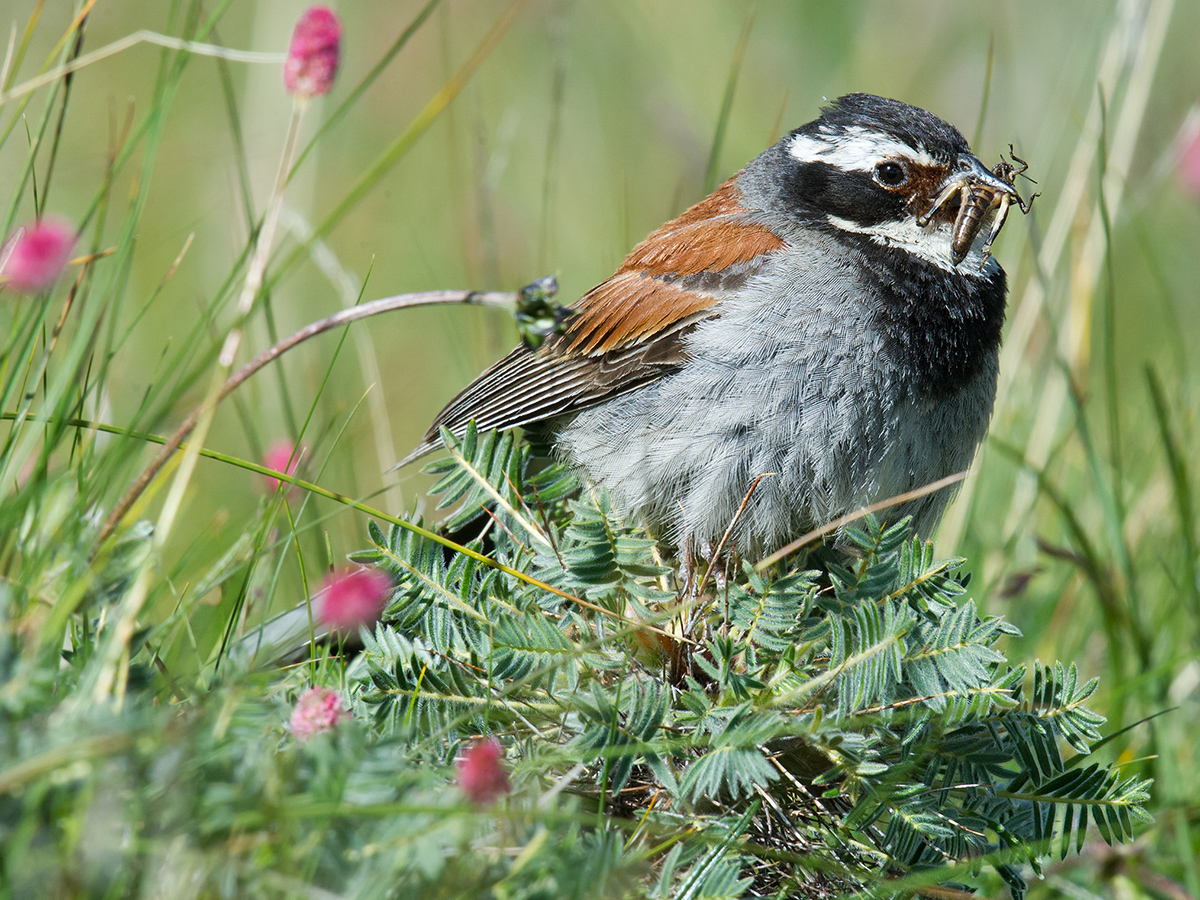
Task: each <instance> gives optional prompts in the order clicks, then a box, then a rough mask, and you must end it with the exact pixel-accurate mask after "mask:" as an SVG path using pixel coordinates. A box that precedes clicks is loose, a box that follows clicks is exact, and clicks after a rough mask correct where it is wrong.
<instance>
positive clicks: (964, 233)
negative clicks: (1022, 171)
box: [917, 153, 1021, 265]
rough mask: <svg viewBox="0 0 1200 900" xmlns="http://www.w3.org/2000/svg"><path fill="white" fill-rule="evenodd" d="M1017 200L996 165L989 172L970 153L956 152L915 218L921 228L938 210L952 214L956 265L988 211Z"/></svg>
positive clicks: (1014, 192) (1010, 184)
mask: <svg viewBox="0 0 1200 900" xmlns="http://www.w3.org/2000/svg"><path fill="white" fill-rule="evenodd" d="M1020 199H1021V198H1020V195H1018V194H1017V189H1016V188H1015V187H1014V186H1013V185H1012V183H1011V182H1010V181H1007V180H1005V179H1004V178H1003V177H1002V173H1001V167H1000V166H997V169H996V171H992V170H990V169H988V167H987V166H985V165H984V164H983V163H982V162H980V161H979V158H978V157H976V156H975V155H974V154H971V153H960V154H959V155H958V158H957V159H956V160H955V162H954V164H953V166H952V168H951V171H950V173H949V174H948V175H947V176H946V178H945V180H944V181H942V183H941V184H940V185H938V187H937V191H936V193H935V194H934V195H933V202H932V203H930V205H929V208H928V209H927V210H926V211H925V212H924V213H922V214H921V215H920V216H918V217H917V224H918V225H920V226H921V227H925V226H926V225H928V224H929V223H930V222H931V221H933V218H934V216H936V215H938V213H940V212H941V211H942V210H947V214H948V215H949V214H951V213H952V214H953V216H954V224H953V229H952V235H953V237H952V253H951V257H952V258H953V259H954V263H955V265H957V264H958V263H960V262H962V260H963V259H964V258H965V257H966V254H967V251H968V250H969V249H970V246H971V244H972V242H973V241H974V240H975V236H976V235H977V234H979V231H980V230H981V229H982V227H983V224H984V219H985V218H986V217H987V216H988V214H989V213H990V212H991V211H992V209H993V208H995V207H996V206H998V205H1000V203H1003V204H1004V206H1005V208H1007V206H1008V203H1010V202H1014V201H1015V202H1018V203H1019V202H1020ZM952 203H953V206H951V204H952ZM948 207H949V208H948ZM997 230H998V229H997ZM992 237H993V238H994V235H992ZM989 244H990V241H989Z"/></svg>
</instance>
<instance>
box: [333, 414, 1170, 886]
mask: <svg viewBox="0 0 1200 900" xmlns="http://www.w3.org/2000/svg"><path fill="white" fill-rule="evenodd" d="M455 458H457V459H458V460H459V461H458V462H457V463H456V464H455V469H454V470H452V469H451V468H450V466H449V465H447V464H440V465H438V467H437V468H438V471H439V473H440V474H442V481H441V482H440V484H441V485H442V486H444V487H445V488H446V489H447V493H448V495H449V496H450V497H451V498H452V499H453V500H456V501H460V502H461V503H462V505H460V506H459V508H458V509H457V510H456V511H455V512H454V514H453V515H452V517H451V521H452V522H454V523H455V525H456V526H458V527H462V526H463V525H465V524H466V523H467V522H469V521H470V520H471V518H472V516H475V517H476V518H477V520H479V521H481V522H488V523H489V525H488V526H486V529H487V538H488V540H489V542H490V552H491V553H492V554H493V555H494V556H495V558H497V559H499V560H502V561H504V562H506V563H507V564H508V565H509V566H511V567H513V568H514V569H515V570H516V571H518V572H520V573H523V574H524V575H526V576H528V578H529V579H530V580H531V581H532V582H535V583H534V584H531V583H529V582H527V581H523V580H522V579H520V578H518V577H516V576H514V575H510V574H508V573H500V572H496V571H494V570H491V571H485V570H482V569H481V567H479V566H478V565H475V564H474V563H472V562H470V561H468V560H467V559H466V558H465V557H463V556H462V555H458V554H454V553H452V552H447V551H446V550H445V549H444V548H442V547H440V546H437V545H432V544H431V543H430V542H428V541H424V540H421V539H418V538H414V537H412V536H411V535H410V534H409V533H408V532H406V531H405V530H404V529H402V528H399V527H393V528H392V530H391V532H390V533H389V534H387V535H384V534H383V533H382V532H381V531H380V530H379V529H374V528H373V530H372V538H373V543H374V547H373V548H372V549H371V550H368V551H364V552H363V553H361V554H359V555H358V556H357V558H358V559H360V560H362V561H372V562H377V563H378V564H380V565H382V566H384V567H385V569H386V570H387V571H388V572H389V574H390V575H391V576H392V577H393V578H394V579H395V582H396V590H395V593H394V595H393V597H392V601H391V603H390V604H389V606H388V608H387V611H386V614H385V617H384V621H383V622H381V623H380V624H379V625H378V626H377V627H376V629H375V631H374V633H373V634H372V635H369V636H366V638H365V650H364V652H363V654H362V655H361V656H360V657H359V658H358V659H357V660H356V661H355V663H354V664H353V665H352V666H351V667H350V670H349V671H348V673H347V675H348V680H349V690H350V695H351V697H352V698H353V701H354V708H355V711H356V713H357V714H359V715H360V716H361V717H363V718H364V719H368V720H369V721H371V722H372V723H373V725H374V727H375V728H377V729H379V730H380V732H381V733H382V734H383V735H391V736H395V735H398V734H401V733H404V732H406V731H415V732H416V733H420V734H422V735H424V736H426V737H427V738H429V739H430V740H432V741H433V742H434V743H435V744H436V745H440V746H442V747H443V748H444V751H443V752H444V753H445V754H446V755H447V756H448V755H451V754H452V753H453V752H454V750H455V748H456V747H458V746H459V744H460V742H461V741H462V739H463V738H464V737H465V736H466V735H468V734H472V733H491V734H498V735H501V736H503V738H504V740H505V742H506V743H508V744H509V745H510V746H512V747H513V748H514V756H515V757H517V758H519V759H520V762H519V763H518V767H519V769H520V770H521V771H523V772H525V773H527V774H528V775H529V777H530V778H532V779H533V781H532V782H531V783H530V784H531V793H530V795H529V797H530V800H531V801H532V800H533V798H535V797H536V796H538V795H539V794H541V793H543V792H545V791H549V790H552V789H561V790H562V791H563V793H562V794H560V796H567V795H572V796H574V797H576V798H577V801H576V802H578V803H582V804H583V806H582V807H579V808H581V809H582V808H594V809H596V810H597V811H603V812H605V813H606V814H607V815H608V816H610V817H627V818H629V819H630V821H631V822H633V821H636V822H637V823H638V825H637V828H638V834H639V837H640V839H641V840H640V843H639V844H635V845H631V847H632V846H639V847H641V848H642V849H643V850H645V851H646V852H649V850H650V848H652V847H653V846H654V845H655V844H656V843H661V842H667V843H673V842H674V841H676V840H678V839H679V838H680V837H681V836H682V832H681V831H680V829H681V828H683V829H686V830H687V831H688V832H689V833H696V834H699V835H704V836H707V837H705V838H704V839H705V840H708V841H712V842H713V843H714V845H715V846H725V847H726V850H727V853H723V854H722V855H721V856H720V858H719V859H714V858H711V857H709V856H704V855H701V856H691V857H685V856H684V855H682V851H672V853H671V854H669V855H668V857H667V858H665V859H663V860H661V861H660V864H661V866H662V868H661V869H660V876H659V881H658V888H657V890H658V891H659V892H660V894H661V895H663V896H667V895H672V894H671V892H672V891H678V892H679V895H680V896H691V895H694V896H727V894H723V893H722V891H724V890H735V889H736V890H743V889H744V888H745V885H746V884H749V883H752V882H754V881H755V880H758V881H759V882H763V883H765V882H766V881H767V880H769V879H775V880H781V881H782V880H787V879H796V878H799V877H800V874H801V873H805V872H808V873H811V872H818V873H822V874H821V877H822V878H828V879H833V880H834V881H836V883H839V884H842V885H844V886H845V885H859V886H860V887H861V888H864V889H866V888H869V889H871V890H872V891H879V890H884V886H883V885H882V884H881V883H879V879H880V878H881V877H884V878H886V879H889V880H896V879H899V880H898V881H896V884H895V886H894V887H891V888H887V889H886V890H884V892H885V893H886V892H889V891H892V890H900V889H901V888H900V885H902V884H903V878H904V876H905V875H906V874H915V873H919V872H927V871H935V872H936V871H937V870H939V869H941V868H945V867H947V866H957V867H960V869H961V866H963V865H965V866H966V867H967V870H974V869H977V868H978V867H979V866H981V865H984V866H990V867H992V868H993V869H994V870H995V871H996V872H997V873H998V874H999V875H1000V877H1001V878H1003V879H1004V880H1005V881H1006V882H1007V883H1008V884H1009V885H1010V888H1011V890H1012V893H1013V895H1014V896H1017V897H1019V896H1021V895H1022V893H1023V891H1024V879H1023V876H1022V875H1021V873H1020V866H1021V864H1022V863H1026V864H1028V865H1030V866H1032V867H1033V868H1034V870H1035V871H1038V870H1039V866H1040V861H1041V859H1042V857H1044V856H1045V855H1046V854H1047V853H1049V852H1051V851H1052V850H1053V851H1054V852H1058V853H1065V852H1066V851H1067V850H1068V849H1069V848H1070V847H1071V846H1072V844H1074V846H1075V847H1076V849H1078V847H1080V846H1081V845H1082V840H1083V836H1084V834H1085V832H1086V830H1087V826H1088V824H1089V822H1090V823H1092V824H1094V825H1095V826H1096V828H1097V830H1098V832H1099V834H1100V836H1101V837H1102V838H1103V839H1104V840H1106V841H1108V842H1110V843H1111V842H1114V841H1125V840H1129V839H1130V838H1132V837H1133V835H1134V821H1135V820H1143V821H1145V820H1148V814H1147V812H1146V809H1145V803H1146V801H1147V799H1148V793H1147V788H1148V782H1147V781H1146V780H1145V779H1143V778H1139V777H1137V776H1129V777H1126V778H1121V777H1120V775H1119V773H1118V772H1117V770H1115V769H1113V768H1112V767H1110V766H1106V765H1104V764H1101V763H1099V762H1096V761H1093V760H1092V757H1091V751H1092V747H1093V746H1094V745H1096V744H1097V743H1099V742H1100V741H1101V731H1100V727H1101V726H1102V724H1103V721H1104V720H1103V717H1101V716H1100V715H1098V714H1097V713H1095V712H1093V711H1091V710H1089V709H1088V708H1087V707H1086V706H1084V703H1085V701H1086V700H1087V699H1088V698H1089V697H1090V696H1091V695H1092V694H1093V693H1094V691H1095V687H1096V685H1095V682H1094V681H1092V682H1088V683H1086V684H1079V679H1078V676H1077V673H1076V669H1075V667H1074V666H1064V665H1062V664H1059V663H1056V664H1054V665H1051V666H1043V665H1041V664H1035V665H1034V666H1033V671H1032V688H1031V690H1030V691H1029V694H1028V696H1026V685H1025V682H1026V680H1027V674H1028V673H1027V671H1026V668H1025V667H1024V666H1020V665H1012V664H1010V663H1009V662H1008V660H1007V659H1006V657H1005V655H1004V653H1003V652H1002V640H1003V638H1004V637H1006V636H1009V635H1015V634H1017V633H1018V632H1017V630H1016V629H1015V628H1014V627H1013V626H1012V625H1010V624H1008V623H1006V622H1005V621H1004V620H1003V619H1000V618H996V617H982V616H980V615H979V612H978V610H977V608H976V605H975V603H974V601H973V600H971V599H969V598H967V597H966V588H965V586H964V583H963V582H964V580H965V579H962V578H961V577H960V576H959V574H958V573H959V571H960V568H961V565H962V562H963V561H962V560H949V561H939V560H937V559H936V558H935V557H934V555H933V551H932V548H931V547H930V545H928V544H925V543H922V542H920V541H917V540H915V539H913V538H912V537H911V536H910V534H909V532H908V529H907V524H906V523H904V522H901V523H897V524H895V525H892V526H890V527H887V528H884V527H883V526H881V525H879V524H877V523H876V522H874V521H873V520H870V519H868V520H867V522H866V526H865V527H864V528H863V529H847V531H846V532H845V536H844V539H843V541H842V546H841V549H839V550H836V551H832V561H829V562H827V564H826V565H825V567H824V568H817V569H812V568H802V567H797V566H794V565H793V566H792V567H790V568H786V569H784V568H780V569H778V570H777V571H771V572H766V573H759V572H756V571H755V570H754V568H753V567H751V566H749V565H744V566H743V568H742V570H741V573H740V574H739V576H738V577H737V578H735V579H733V580H732V581H731V582H730V583H729V584H728V585H727V586H726V587H725V589H724V590H722V591H719V592H716V593H712V594H708V595H705V596H704V597H702V598H699V599H696V600H688V599H686V598H684V599H680V598H677V597H676V596H675V594H674V593H673V592H672V591H671V590H670V587H671V586H670V584H669V583H668V582H667V581H666V570H665V569H664V567H663V565H662V564H661V562H660V561H659V560H658V559H657V557H656V549H655V545H654V543H653V542H652V541H651V540H649V538H648V537H647V536H646V535H644V534H641V533H639V532H638V530H637V529H635V528H632V527H630V526H629V525H627V524H623V523H621V522H619V521H618V520H616V519H615V518H614V516H613V514H612V511H611V510H610V509H609V507H608V505H607V503H606V500H605V498H604V496H603V495H602V494H601V493H597V492H584V493H583V494H581V495H579V496H578V497H572V496H570V495H569V494H568V493H567V492H566V491H565V489H564V483H565V481H566V476H564V475H563V474H562V473H561V472H560V471H558V470H554V471H553V473H552V475H551V476H546V474H545V472H542V473H539V475H536V476H533V479H538V478H541V479H542V482H543V484H545V483H546V480H547V479H548V478H552V479H553V485H554V487H553V489H552V490H549V491H543V490H541V489H539V491H538V494H539V497H541V500H540V502H539V503H538V505H537V512H538V516H537V517H536V518H537V520H538V521H537V522H536V523H535V517H534V516H533V515H531V514H530V513H531V510H530V504H529V503H527V502H526V501H525V500H524V498H526V497H529V496H532V494H533V484H535V483H537V482H536V480H531V482H529V483H527V482H526V481H525V472H526V471H527V470H528V469H529V460H528V453H527V451H526V450H525V449H524V448H521V447H517V446H515V445H513V444H512V443H511V442H510V441H508V440H504V439H501V440H497V439H495V438H494V437H484V438H479V437H478V436H477V435H475V434H474V432H469V433H468V434H467V436H466V438H465V439H464V440H463V442H462V444H461V445H457V446H456V447H455ZM483 471H489V472H491V473H493V474H492V476H491V480H490V481H489V484H490V487H488V486H486V485H485V484H484V483H483V480H482V479H481V477H480V473H481V472H483ZM547 495H549V496H553V497H556V498H557V499H555V500H554V501H553V502H548V501H547V500H546V496H547ZM489 502H492V503H493V509H492V511H491V512H488V513H486V514H485V513H483V512H482V505H483V504H487V503H489ZM489 517H490V518H489ZM541 545H547V546H543V547H542V549H540V550H534V549H532V548H533V547H535V546H541ZM828 555H829V551H827V556H828ZM536 583H544V584H551V585H554V586H556V587H558V588H560V589H563V590H564V592H565V593H570V592H574V594H573V596H572V597H564V596H560V595H556V594H551V593H548V592H547V591H545V590H543V589H540V588H538V587H537V586H536ZM576 597H577V598H578V599H575V598H576ZM580 601H584V602H580ZM593 604H595V605H593ZM1067 749H1069V750H1070V751H1071V753H1070V755H1065V754H1064V750H1067ZM764 801H768V802H769V803H770V806H769V807H768V806H767V805H766V803H764ZM512 802H513V803H517V802H518V801H517V800H515V799H514V801H512ZM751 810H752V811H753V814H749V813H750V811H751ZM747 815H748V817H747V818H746V821H745V824H744V826H743V827H744V830H745V835H746V838H745V839H743V840H741V841H737V842H733V843H728V844H721V840H720V838H719V835H720V833H721V830H722V829H723V828H725V827H726V824H725V823H727V822H728V821H729V817H730V816H733V817H735V818H737V817H740V816H747ZM781 817H782V819H783V820H785V821H786V822H787V823H788V826H789V827H790V828H793V829H797V830H799V829H800V828H801V827H802V823H804V822H806V821H807V820H808V819H809V818H815V819H816V820H817V821H819V822H820V825H819V826H818V830H819V831H820V833H821V838H820V842H821V843H820V845H818V846H815V847H812V844H813V841H812V840H811V835H810V839H809V841H808V842H807V845H808V846H810V847H812V849H810V850H809V851H808V852H807V853H805V854H800V855H795V854H793V855H792V856H791V857H790V858H788V859H787V860H786V861H783V860H774V861H773V862H772V864H771V866H770V867H768V872H769V878H768V874H767V872H764V871H759V869H758V868H756V866H755V865H754V864H752V862H751V859H752V858H753V856H754V853H755V851H754V850H753V849H752V848H753V847H756V846H762V847H764V848H765V847H769V846H775V847H777V849H779V850H784V851H786V850H787V849H788V847H787V843H786V842H785V841H784V842H781V841H779V840H778V839H777V838H772V837H771V834H772V832H771V829H770V828H768V825H767V822H768V820H770V819H772V818H775V819H779V818H781ZM602 821H603V822H604V824H603V825H601V826H599V828H600V832H601V833H603V832H605V831H606V830H608V829H611V828H613V827H614V821H613V819H612V818H606V819H604V820H602ZM776 824H777V823H776ZM803 827H806V828H808V829H809V831H810V832H811V827H810V826H803ZM746 840H748V841H749V843H746ZM846 846H854V847H857V848H859V852H860V853H861V854H865V855H863V856H862V857H861V859H862V862H861V863H860V864H858V865H850V864H847V862H846V860H845V855H844V854H843V853H842V852H841V848H843V847H846ZM735 850H736V854H735V853H734V851H735ZM735 860H738V861H736V862H735ZM758 862H759V863H761V862H762V861H761V860H759V861H758ZM957 871H958V870H956V872H957ZM947 877H949V876H947ZM955 877H956V878H957V877H960V876H959V875H956V876H955ZM664 879H666V881H664ZM742 879H749V881H746V882H743V880H742ZM668 883H669V884H672V885H674V886H673V887H668ZM730 896H731V895H730Z"/></svg>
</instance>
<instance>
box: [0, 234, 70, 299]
mask: <svg viewBox="0 0 1200 900" xmlns="http://www.w3.org/2000/svg"><path fill="white" fill-rule="evenodd" d="M74 245H75V229H74V228H72V227H71V226H70V225H68V224H67V223H66V222H63V221H61V220H58V219H42V220H40V221H37V222H32V223H30V224H29V225H26V226H24V227H23V228H19V229H18V230H17V232H16V234H14V235H13V236H12V237H11V238H9V240H8V243H7V245H6V246H5V248H4V250H3V251H2V252H0V261H2V262H0V265H3V267H4V268H3V269H0V273H2V274H3V275H4V280H5V281H7V282H8V284H10V285H12V287H13V288H15V289H16V290H18V291H20V292H21V293H22V294H37V293H40V292H41V291H44V290H46V289H47V288H49V287H53V285H54V282H56V281H58V277H59V276H60V275H61V274H62V270H63V269H64V268H65V267H66V265H67V260H68V259H70V258H71V247H73V246H74ZM6 256H7V258H5V257H6Z"/></svg>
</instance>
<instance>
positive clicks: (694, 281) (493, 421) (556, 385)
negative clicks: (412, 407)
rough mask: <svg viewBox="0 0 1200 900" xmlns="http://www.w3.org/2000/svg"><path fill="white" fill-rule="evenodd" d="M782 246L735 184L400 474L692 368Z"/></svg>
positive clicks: (471, 398) (648, 245)
mask: <svg viewBox="0 0 1200 900" xmlns="http://www.w3.org/2000/svg"><path fill="white" fill-rule="evenodd" d="M739 174H740V173H739ZM783 244H784V242H783V240H782V239H781V238H780V237H778V236H777V235H776V234H775V233H774V232H772V231H771V230H769V229H768V228H766V227H765V226H763V225H761V224H758V223H756V222H753V221H750V220H749V219H748V217H747V215H746V210H745V209H743V208H742V206H741V192H740V191H739V189H738V187H737V176H736V175H735V176H734V177H733V178H731V179H730V180H729V181H727V182H726V183H725V184H724V185H722V186H721V187H720V188H719V189H718V190H717V191H715V192H714V193H713V194H711V195H710V196H708V197H707V198H705V199H704V200H702V201H700V202H699V203H697V204H696V205H695V206H693V207H691V208H690V209H688V210H687V211H686V212H684V213H683V214H682V215H680V216H679V217H677V218H675V219H673V220H672V221H670V222H668V223H667V224H666V225H663V226H662V227H661V228H659V229H658V230H657V231H655V232H653V233H652V234H651V235H650V236H649V237H647V238H646V239H645V240H644V241H642V242H641V243H640V244H638V245H637V246H636V247H635V248H634V249H633V250H632V251H631V252H630V254H629V256H627V257H626V258H625V261H624V263H622V265H621V268H619V269H618V270H617V271H616V273H615V274H614V275H613V276H612V277H611V278H609V279H608V280H607V281H604V282H602V283H601V284H599V285H597V286H596V287H594V288H592V290H590V291H588V293H587V294H585V295H584V296H583V297H582V298H581V299H580V300H579V302H578V303H577V304H575V309H576V310H577V312H576V315H574V316H572V317H571V318H570V319H569V320H568V327H567V330H566V332H565V333H563V334H561V335H558V336H556V337H553V338H551V339H550V340H548V341H547V342H546V343H545V344H544V345H543V346H542V347H541V348H540V349H538V350H529V349H528V348H526V347H525V346H520V347H517V348H516V349H515V350H513V351H512V352H511V353H509V354H508V356H506V357H504V358H503V359H501V360H500V361H499V362H497V363H496V364H495V365H493V366H491V367H490V368H488V369H487V370H486V371H485V372H483V373H482V374H481V375H480V376H479V377H478V378H476V379H475V380H474V381H472V382H471V383H470V384H469V385H467V386H466V388H464V389H463V390H462V392H461V393H459V394H458V396H456V397H455V398H454V399H453V400H451V401H450V402H449V403H448V404H446V407H445V408H444V409H443V410H442V411H441V412H440V413H439V414H438V416H437V418H436V419H434V421H433V424H432V425H431V426H430V428H429V430H428V431H427V432H426V433H425V436H424V438H423V440H422V442H421V444H420V446H418V447H417V448H416V449H414V450H413V452H412V453H410V454H409V455H408V456H406V457H405V458H404V459H403V460H401V461H400V462H399V463H398V464H397V466H403V465H405V464H407V463H408V462H410V461H412V460H414V459H417V458H418V457H420V456H423V455H425V454H426V453H428V452H429V451H431V450H433V449H434V448H436V447H437V446H438V445H439V444H440V443H441V436H440V429H441V428H443V427H444V428H447V429H449V430H450V431H451V432H452V433H454V434H461V433H462V432H463V431H465V429H466V427H467V423H468V422H470V421H472V420H474V421H475V424H476V425H477V427H478V428H479V429H480V430H481V431H487V430H491V429H494V428H500V429H503V428H516V427H519V426H522V425H530V424H533V423H535V422H540V421H543V420H546V419H550V418H553V417H555V416H560V415H565V414H569V413H573V412H578V411H580V410H583V409H587V408H588V407H591V406H595V405H597V404H599V403H602V402H604V401H605V400H607V399H609V398H611V397H614V396H616V395H618V394H622V393H625V392H627V391H631V390H634V389H636V388H638V387H641V386H642V385H644V384H646V383H648V382H650V381H653V380H654V379H656V378H659V377H662V376H663V375H665V374H667V373H668V372H670V371H672V370H674V369H675V368H677V367H678V366H679V365H680V363H682V362H683V360H684V358H685V352H686V336H687V333H688V332H689V331H691V329H693V328H694V327H695V326H696V324H697V323H698V322H700V321H701V320H703V319H706V318H710V317H712V316H716V315H719V314H720V308H719V304H720V301H721V300H722V299H723V298H724V297H725V296H727V294H728V292H729V291H730V290H733V289H736V287H737V286H739V285H740V284H741V283H743V282H744V281H745V279H746V277H748V276H749V275H751V274H753V272H754V271H755V270H757V269H758V268H759V267H760V266H762V265H763V264H764V262H765V261H766V260H767V259H768V258H769V257H770V255H771V254H772V253H773V252H774V251H775V250H778V249H779V248H781V247H782V246H783Z"/></svg>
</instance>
